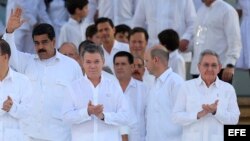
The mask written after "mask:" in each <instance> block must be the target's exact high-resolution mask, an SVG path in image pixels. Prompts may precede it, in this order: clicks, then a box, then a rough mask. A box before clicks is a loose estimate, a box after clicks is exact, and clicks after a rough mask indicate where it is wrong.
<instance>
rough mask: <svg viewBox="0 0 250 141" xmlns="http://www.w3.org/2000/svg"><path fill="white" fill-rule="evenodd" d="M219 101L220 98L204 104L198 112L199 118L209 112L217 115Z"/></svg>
mask: <svg viewBox="0 0 250 141" xmlns="http://www.w3.org/2000/svg"><path fill="white" fill-rule="evenodd" d="M218 102H219V100H216V101H215V102H214V103H212V104H202V110H201V111H200V112H198V114H197V119H200V118H202V117H204V116H206V115H207V114H208V113H211V114H213V115H215V114H216V111H217V105H218Z"/></svg>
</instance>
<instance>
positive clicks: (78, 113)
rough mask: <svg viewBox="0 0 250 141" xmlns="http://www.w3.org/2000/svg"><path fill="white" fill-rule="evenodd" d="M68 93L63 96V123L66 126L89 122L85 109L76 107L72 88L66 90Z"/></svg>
mask: <svg viewBox="0 0 250 141" xmlns="http://www.w3.org/2000/svg"><path fill="white" fill-rule="evenodd" d="M68 90H69V92H68V93H67V94H66V95H65V98H64V104H63V121H64V122H65V123H68V124H80V123H83V122H86V121H89V120H91V116H89V114H88V109H87V106H86V108H85V107H84V108H78V107H76V102H75V98H76V97H75V98H74V93H73V90H72V88H68Z"/></svg>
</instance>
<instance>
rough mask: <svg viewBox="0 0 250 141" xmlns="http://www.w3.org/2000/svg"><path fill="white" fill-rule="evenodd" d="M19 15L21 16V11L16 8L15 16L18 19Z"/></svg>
mask: <svg viewBox="0 0 250 141" xmlns="http://www.w3.org/2000/svg"><path fill="white" fill-rule="evenodd" d="M21 15H22V9H21V8H20V7H17V8H16V16H17V17H18V18H20V17H21Z"/></svg>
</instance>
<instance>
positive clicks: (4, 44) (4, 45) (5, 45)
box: [0, 39, 11, 58]
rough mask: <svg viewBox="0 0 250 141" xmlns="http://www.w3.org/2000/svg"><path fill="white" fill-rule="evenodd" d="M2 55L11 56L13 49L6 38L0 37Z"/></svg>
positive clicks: (0, 53)
mask: <svg viewBox="0 0 250 141" xmlns="http://www.w3.org/2000/svg"><path fill="white" fill-rule="evenodd" d="M0 51H1V52H0V55H5V54H8V56H9V58H10V55H11V50H10V46H9V44H8V43H7V42H6V41H5V40H4V39H0Z"/></svg>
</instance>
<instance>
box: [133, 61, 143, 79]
mask: <svg viewBox="0 0 250 141" xmlns="http://www.w3.org/2000/svg"><path fill="white" fill-rule="evenodd" d="M144 72H145V67H144V60H143V59H142V58H141V57H134V71H133V73H132V76H133V78H135V79H137V80H139V81H142V80H143V75H144Z"/></svg>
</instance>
